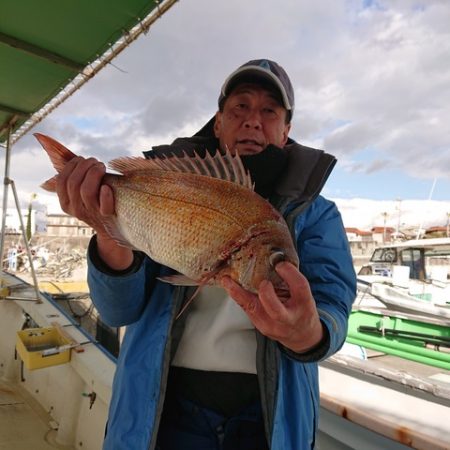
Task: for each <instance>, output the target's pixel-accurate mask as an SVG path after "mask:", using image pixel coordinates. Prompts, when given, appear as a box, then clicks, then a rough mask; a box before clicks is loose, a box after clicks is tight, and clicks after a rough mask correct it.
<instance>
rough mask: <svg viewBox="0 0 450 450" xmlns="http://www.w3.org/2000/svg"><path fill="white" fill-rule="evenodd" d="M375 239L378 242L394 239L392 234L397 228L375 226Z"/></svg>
mask: <svg viewBox="0 0 450 450" xmlns="http://www.w3.org/2000/svg"><path fill="white" fill-rule="evenodd" d="M371 231H372V236H373V240H374V241H375V242H376V243H377V244H384V243H385V242H390V241H391V240H392V235H393V234H394V233H395V229H394V228H392V227H373V228H372V229H371Z"/></svg>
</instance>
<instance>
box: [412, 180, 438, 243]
mask: <svg viewBox="0 0 450 450" xmlns="http://www.w3.org/2000/svg"><path fill="white" fill-rule="evenodd" d="M435 186H436V178H435V179H434V180H433V185H432V186H431V190H430V195H429V196H428V201H430V200H431V197H433V192H434V187H435ZM421 216H422V220H421V221H420V225H419V229H418V230H417V236H416V239H420V234H421V233H422V226H423V219H424V217H425V214H422V215H421Z"/></svg>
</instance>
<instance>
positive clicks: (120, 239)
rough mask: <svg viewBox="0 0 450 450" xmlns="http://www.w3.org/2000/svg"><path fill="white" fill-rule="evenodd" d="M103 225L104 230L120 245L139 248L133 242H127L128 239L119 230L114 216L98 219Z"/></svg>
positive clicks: (134, 248)
mask: <svg viewBox="0 0 450 450" xmlns="http://www.w3.org/2000/svg"><path fill="white" fill-rule="evenodd" d="M100 220H101V222H102V224H103V226H104V227H105V230H106V232H107V233H108V234H109V235H110V236H111V238H112V239H114V240H115V241H116V242H117V243H118V244H119V245H121V246H122V247H127V248H130V249H131V250H139V249H138V248H136V247H135V246H134V245H133V244H131V243H130V242H128V240H127V239H126V238H125V237H124V236H123V234H122V233H121V231H120V228H119V225H118V222H117V219H116V218H115V217H111V218H108V219H106V218H102V219H100Z"/></svg>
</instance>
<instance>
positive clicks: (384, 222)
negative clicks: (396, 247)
mask: <svg viewBox="0 0 450 450" xmlns="http://www.w3.org/2000/svg"><path fill="white" fill-rule="evenodd" d="M381 215H382V216H383V244H385V243H386V220H387V216H388V213H387V212H386V211H385V212H382V213H381Z"/></svg>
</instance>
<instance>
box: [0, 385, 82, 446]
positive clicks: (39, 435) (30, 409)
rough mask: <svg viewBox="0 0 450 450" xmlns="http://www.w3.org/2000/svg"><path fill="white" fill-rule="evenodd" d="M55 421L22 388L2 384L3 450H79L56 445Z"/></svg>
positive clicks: (0, 443) (0, 438) (0, 421)
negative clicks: (53, 425)
mask: <svg viewBox="0 0 450 450" xmlns="http://www.w3.org/2000/svg"><path fill="white" fill-rule="evenodd" d="M55 434H56V431H55V430H53V428H52V418H51V417H50V415H49V414H48V413H47V412H46V411H45V410H44V409H43V408H42V406H40V405H39V404H38V403H37V402H36V401H35V400H34V399H33V398H32V397H31V396H30V395H29V394H28V393H27V392H26V391H25V389H23V388H21V386H19V385H17V384H15V383H9V382H6V381H0V450H30V449H32V450H55V449H63V450H75V448H74V447H67V446H61V445H58V444H56V443H55V442H54V435H55Z"/></svg>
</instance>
